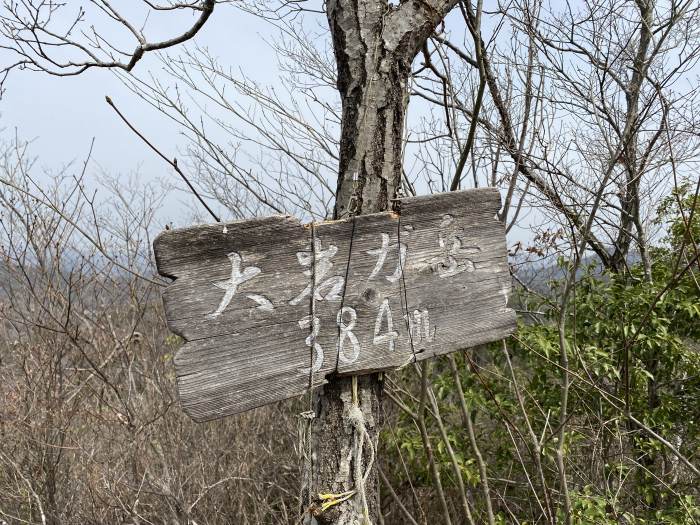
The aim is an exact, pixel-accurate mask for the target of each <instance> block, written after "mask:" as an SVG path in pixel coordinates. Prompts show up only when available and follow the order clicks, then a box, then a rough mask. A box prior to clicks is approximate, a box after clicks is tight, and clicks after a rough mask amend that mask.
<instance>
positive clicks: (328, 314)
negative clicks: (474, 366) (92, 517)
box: [154, 189, 515, 421]
mask: <svg viewBox="0 0 700 525" xmlns="http://www.w3.org/2000/svg"><path fill="white" fill-rule="evenodd" d="M499 206H500V196H499V193H498V191H497V190H495V189H478V190H467V191H461V192H452V193H445V194H439V195H431V196H427V197H414V198H407V199H403V200H402V201H401V208H400V212H399V213H394V212H387V213H378V214H372V215H362V216H359V217H356V218H353V219H346V220H342V221H333V222H323V223H316V224H313V225H302V224H301V223H300V222H299V221H298V220H296V219H294V218H292V217H285V216H278V217H268V218H263V219H253V220H247V221H237V222H231V223H226V224H215V225H204V226H195V227H192V228H186V229H181V230H169V231H166V232H163V233H162V234H161V235H160V236H158V238H157V239H156V240H155V242H154V251H155V255H156V262H157V266H158V271H159V272H160V273H161V275H163V276H166V277H171V278H173V279H174V282H173V283H172V284H171V285H170V286H168V288H167V289H166V291H165V292H164V294H163V301H164V304H165V312H166V317H167V320H168V326H169V327H170V329H171V330H172V331H173V332H175V333H176V334H178V335H180V336H181V337H183V339H184V340H185V344H184V345H183V347H182V348H181V349H180V350H179V351H178V353H177V355H176V357H175V367H176V373H177V379H178V390H179V395H180V400H181V403H182V405H183V408H184V409H185V411H186V412H187V413H188V414H189V415H190V416H191V417H192V418H193V419H195V420H197V421H202V420H209V419H216V418H218V417H223V416H226V415H230V414H234V413H238V412H243V411H245V410H249V409H251V408H254V407H257V406H261V405H264V404H267V403H271V402H274V401H278V400H281V399H285V398H289V397H293V396H297V395H300V394H302V393H304V392H305V391H306V390H307V389H308V388H309V387H310V386H311V385H312V384H313V385H314V386H316V385H320V384H323V383H324V382H325V381H326V377H327V376H329V375H331V374H340V375H352V374H364V373H370V372H374V371H380V370H392V369H396V368H400V367H402V366H404V365H406V364H408V363H411V362H413V361H414V360H422V359H427V358H431V357H435V356H438V355H442V354H445V353H449V352H454V351H456V350H460V349H463V348H468V347H470V346H475V345H478V344H483V343H487V342H490V341H496V340H498V339H501V338H503V337H505V336H507V335H508V334H510V333H511V332H512V331H513V330H514V328H515V314H514V312H513V310H511V309H510V308H508V307H507V298H508V294H509V292H510V275H509V271H508V265H507V259H506V246H505V231H504V226H503V224H501V223H500V222H499V221H498V220H497V219H496V218H495V215H496V212H497V211H498V208H499ZM321 357H322V359H321Z"/></svg>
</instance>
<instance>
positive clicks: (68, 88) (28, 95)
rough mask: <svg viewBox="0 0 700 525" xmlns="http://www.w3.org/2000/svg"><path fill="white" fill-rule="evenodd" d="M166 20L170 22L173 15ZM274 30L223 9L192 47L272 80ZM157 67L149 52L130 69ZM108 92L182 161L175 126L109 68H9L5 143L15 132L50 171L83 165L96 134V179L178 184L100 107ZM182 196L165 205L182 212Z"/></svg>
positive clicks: (159, 28) (162, 30) (1, 113)
mask: <svg viewBox="0 0 700 525" xmlns="http://www.w3.org/2000/svg"><path fill="white" fill-rule="evenodd" d="M82 3H83V2H80V4H82ZM168 20H170V21H172V17H171V18H169V19H168ZM158 22H159V23H154V22H152V23H151V26H152V29H153V33H154V34H155V37H161V36H164V35H165V34H167V23H166V21H165V20H163V21H158ZM159 24H160V25H159ZM151 26H149V27H151ZM163 26H166V27H163ZM272 30H273V28H272V27H271V26H270V24H269V23H267V22H265V21H263V20H261V19H260V18H257V17H255V16H252V15H250V14H247V13H244V12H241V11H239V10H237V9H235V8H233V7H232V6H227V5H221V6H219V7H217V10H216V12H215V13H214V15H213V16H212V17H211V19H210V20H209V22H208V23H207V24H206V25H205V27H204V28H202V30H201V31H200V33H199V34H198V35H197V36H196V37H195V38H196V40H195V42H196V43H197V44H198V45H200V46H207V47H209V48H210V49H211V51H212V52H213V53H214V54H215V55H217V56H219V57H221V58H222V59H223V60H224V61H225V63H226V64H227V65H228V66H231V67H233V68H235V69H238V68H241V69H242V70H244V71H246V74H248V75H249V76H250V77H252V78H254V79H255V80H258V81H260V82H261V83H264V84H267V83H275V81H276V79H277V74H278V70H277V63H276V61H275V55H274V52H273V51H272V50H271V49H270V47H269V46H268V44H266V43H265V42H264V41H263V39H262V38H261V37H266V38H268V39H269V37H270V34H271V31H272ZM171 31H173V32H174V31H176V29H173V28H171ZM155 37H154V38H155ZM128 49H130V48H128ZM158 70H159V63H158V59H157V58H156V57H155V56H154V55H148V54H146V56H145V57H144V58H143V59H142V60H141V62H139V63H138V65H137V67H136V68H135V72H136V73H137V74H139V75H143V74H144V73H146V72H147V71H152V72H153V73H154V74H155V75H158ZM105 95H109V96H110V97H111V98H112V99H113V100H114V101H115V103H116V104H117V106H118V107H119V109H120V110H121V111H122V112H123V113H125V114H126V115H127V116H128V118H129V119H130V121H131V122H132V123H133V124H134V125H136V126H137V127H138V128H139V129H140V130H141V131H143V132H144V134H145V135H146V136H147V137H148V138H149V139H151V140H153V142H154V143H156V144H157V145H158V146H159V147H160V148H161V149H162V151H163V152H164V153H166V154H167V155H169V156H179V155H178V153H177V150H178V149H179V148H181V147H182V146H183V144H184V142H183V140H182V137H180V136H179V134H178V130H177V129H176V128H175V126H174V125H173V123H172V122H169V121H168V120H167V119H166V118H165V117H164V116H163V115H162V114H160V113H159V112H158V111H156V110H155V109H153V108H152V107H150V106H148V105H147V104H145V103H144V102H143V101H142V100H140V99H139V98H138V97H137V96H136V95H134V94H133V93H131V92H130V91H129V90H128V89H126V87H125V86H124V85H123V84H122V83H121V82H120V81H119V79H118V78H117V77H116V75H115V74H114V73H112V72H110V71H108V70H89V71H87V72H85V73H83V74H81V75H78V76H75V77H62V78H58V77H53V76H49V75H46V74H43V73H38V72H32V71H14V72H13V73H11V76H10V78H9V80H8V82H7V84H6V92H5V94H4V96H3V98H2V99H1V100H0V127H1V128H2V129H3V131H2V135H3V136H4V138H8V137H9V136H12V135H14V133H15V130H16V132H17V134H18V136H19V137H20V138H21V139H25V140H33V141H34V142H33V146H32V153H33V154H34V155H35V156H36V157H37V158H38V161H39V166H40V167H43V168H46V170H47V171H49V172H56V171H57V170H58V169H59V168H60V166H62V165H65V164H66V163H69V162H71V161H77V162H79V163H82V161H83V160H84V158H85V156H86V155H87V152H88V150H89V147H90V142H91V140H92V138H93V137H95V146H94V149H93V155H92V159H93V163H92V165H91V171H92V174H93V175H94V174H95V173H97V172H99V171H100V170H101V169H104V170H105V171H107V172H109V173H110V174H112V175H127V174H129V173H133V172H134V171H135V170H138V171H139V173H141V174H142V175H143V177H144V178H146V179H149V180H152V179H158V178H166V179H169V180H173V181H175V178H176V177H177V175H176V174H175V173H173V172H172V170H171V169H169V168H168V166H167V165H166V164H165V163H164V162H163V161H162V160H161V159H159V158H157V157H156V155H155V154H154V153H153V152H152V151H151V150H150V149H148V148H147V147H146V146H145V144H143V142H141V141H140V139H138V137H136V136H135V135H134V134H133V133H132V132H131V131H130V130H129V129H128V128H127V127H126V126H125V125H124V123H123V122H122V121H121V120H120V119H119V118H118V117H117V115H116V114H115V113H114V111H113V110H112V109H111V108H110V107H109V106H108V105H107V103H106V102H105ZM180 198H181V196H180V197H175V199H176V200H175V201H174V202H173V201H171V202H170V203H169V205H168V207H169V208H172V211H173V213H177V210H178V208H180V207H179V206H177V201H178V200H179V199H180ZM188 214H189V213H188ZM168 215H170V213H168Z"/></svg>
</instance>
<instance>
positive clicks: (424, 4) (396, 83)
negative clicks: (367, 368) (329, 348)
mask: <svg viewBox="0 0 700 525" xmlns="http://www.w3.org/2000/svg"><path fill="white" fill-rule="evenodd" d="M455 4H456V0H408V1H406V2H403V3H401V4H399V5H397V6H391V5H389V4H388V3H387V2H386V1H385V0H329V1H328V3H327V15H328V22H329V26H330V30H331V34H332V37H333V46H334V50H335V57H336V61H337V69H338V90H339V91H340V95H341V98H342V129H341V137H340V166H339V174H338V187H337V192H336V205H335V217H336V218H338V219H340V218H344V217H347V216H348V215H350V214H351V213H354V214H360V213H374V212H378V211H385V210H387V209H389V207H391V206H392V203H393V199H394V198H395V197H396V195H397V191H398V188H399V187H400V184H401V173H402V164H401V154H402V143H403V140H402V139H403V128H404V116H405V113H406V106H407V103H408V82H409V77H410V73H411V64H412V62H413V59H414V57H415V56H416V54H417V53H418V52H419V50H420V49H421V48H422V47H423V44H424V43H425V42H426V40H427V39H428V37H429V36H430V35H431V34H432V33H433V31H434V29H435V26H436V25H437V24H438V23H439V22H440V21H441V20H442V19H443V18H444V17H445V15H446V14H447V13H448V12H449V11H450V10H451V9H452V7H454V5H455ZM351 384H352V380H351V378H332V379H331V380H330V382H329V383H328V384H327V385H325V386H324V387H323V388H322V390H320V391H319V393H318V397H317V399H316V404H315V407H316V421H315V422H314V424H313V427H312V428H313V431H312V432H313V434H312V437H311V444H312V446H311V448H312V451H313V458H314V459H313V461H312V463H311V466H310V470H311V471H310V472H305V473H304V479H305V480H306V481H307V483H308V490H309V492H308V494H310V495H311V497H312V499H314V498H317V497H318V494H319V493H334V494H341V493H345V492H348V491H351V490H353V489H355V488H356V483H355V482H356V480H355V479H354V476H353V472H354V470H355V469H354V465H353V464H352V456H353V453H352V452H353V447H354V446H355V445H356V444H355V443H354V442H353V435H354V432H353V428H352V425H351V423H350V422H349V421H348V417H347V416H348V410H349V408H350V404H351V398H352V393H351ZM358 399H359V405H360V409H361V410H362V413H363V415H364V420H365V422H366V427H367V431H368V433H369V438H370V439H371V440H372V442H373V444H374V446H375V449H376V445H377V438H378V433H379V430H380V423H381V422H380V411H379V408H380V402H381V383H380V379H379V376H378V375H369V376H364V377H361V378H359V381H358ZM363 457H364V458H365V460H366V457H367V456H366V455H364V456H363ZM365 467H366V465H363V469H362V470H363V471H364V469H365ZM378 491H379V487H378V479H377V474H376V470H375V469H374V468H372V469H370V472H369V476H368V478H367V482H366V485H365V493H366V496H367V506H368V509H369V520H370V521H371V523H376V522H377V517H378V514H379V492H378ZM319 510H320V502H319V501H318V500H316V502H315V505H312V509H311V512H310V513H309V514H310V515H309V517H308V519H307V523H313V522H314V520H315V521H316V522H317V523H319V524H335V525H350V524H353V525H355V524H358V525H359V524H363V525H364V524H365V523H366V518H365V517H364V515H363V514H364V513H363V510H362V505H361V504H360V501H359V498H358V497H353V498H350V499H348V500H347V501H344V502H343V503H340V504H338V505H334V506H333V507H331V508H329V509H327V510H325V511H324V512H319Z"/></svg>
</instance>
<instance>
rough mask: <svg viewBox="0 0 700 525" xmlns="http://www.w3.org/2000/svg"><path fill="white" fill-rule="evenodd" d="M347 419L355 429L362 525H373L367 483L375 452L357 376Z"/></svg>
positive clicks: (355, 461)
mask: <svg viewBox="0 0 700 525" xmlns="http://www.w3.org/2000/svg"><path fill="white" fill-rule="evenodd" d="M347 419H348V421H349V422H350V424H352V426H353V428H354V429H355V457H354V467H355V469H354V478H355V490H356V491H357V495H358V496H359V497H360V504H361V505H362V516H363V518H364V523H363V524H362V525H372V521H371V520H370V517H369V507H368V505H367V493H366V491H365V482H366V481H367V478H368V477H369V474H370V472H371V471H372V464H373V463H374V454H375V451H374V443H372V438H371V436H370V435H369V432H367V427H366V424H365V423H366V422H365V415H364V413H363V412H362V409H361V408H360V401H359V396H358V394H357V376H352V403H351V405H350V409H349V410H348V415H347ZM365 438H366V439H365ZM365 442H366V443H367V445H368V448H369V458H368V459H367V465H366V466H365V468H364V469H363V468H362V456H363V453H364V446H365Z"/></svg>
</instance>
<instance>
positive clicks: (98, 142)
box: [0, 1, 521, 239]
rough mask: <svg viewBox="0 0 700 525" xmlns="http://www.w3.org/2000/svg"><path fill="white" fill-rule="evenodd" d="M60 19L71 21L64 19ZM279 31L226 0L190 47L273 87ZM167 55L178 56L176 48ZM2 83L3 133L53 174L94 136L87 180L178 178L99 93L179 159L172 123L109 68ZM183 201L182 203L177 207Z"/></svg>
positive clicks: (153, 32) (179, 219)
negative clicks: (28, 144) (26, 146)
mask: <svg viewBox="0 0 700 525" xmlns="http://www.w3.org/2000/svg"><path fill="white" fill-rule="evenodd" d="M83 4H84V2H82V1H79V2H69V3H68V5H69V7H72V8H76V6H77V5H83ZM134 5H136V4H134ZM120 7H121V6H120ZM124 9H128V7H124ZM88 15H90V13H88ZM93 18H95V19H96V20H95V22H94V23H95V25H96V26H97V25H98V22H99V21H100V20H99V18H98V17H97V16H94V17H93ZM90 21H91V22H92V21H93V20H92V19H91V20H90ZM191 21H192V17H191V16H190V17H189V18H188V19H182V18H180V19H179V20H178V19H177V18H175V19H174V18H173V17H172V15H171V14H165V15H161V17H160V18H158V17H150V18H149V19H148V25H147V26H146V28H147V35H148V36H149V38H150V39H158V38H167V37H172V36H173V35H175V34H178V31H179V30H180V29H181V28H182V27H187V26H188V24H190V23H191ZM66 22H67V23H69V19H68V18H66ZM107 22H108V21H105V24H104V25H103V26H100V28H102V27H104V28H106V29H105V31H107V33H106V35H107V36H109V37H110V38H113V39H115V40H116V41H117V42H119V43H120V45H121V46H122V47H123V48H124V49H131V48H132V46H133V45H134V43H133V41H132V40H130V39H126V40H124V37H125V36H127V37H128V36H129V35H128V34H126V35H125V34H124V31H123V28H120V27H119V26H118V27H117V28H114V25H113V24H112V25H110V24H108V23H107ZM305 24H308V25H310V26H311V25H316V24H325V17H324V15H323V14H318V15H308V16H307V17H306V19H305ZM111 31H114V32H113V33H112V32H111ZM277 33H278V32H277V30H276V29H275V28H274V27H273V26H272V25H271V24H270V23H268V22H266V21H264V20H262V19H260V18H258V17H255V16H253V15H250V14H247V13H244V12H241V11H240V10H238V9H236V8H235V7H233V6H231V5H219V6H217V9H216V11H215V13H214V14H213V16H212V17H211V18H210V20H209V21H208V22H207V24H205V26H204V27H203V29H202V30H201V31H200V32H199V33H198V35H197V36H196V37H195V40H194V41H193V42H189V43H188V45H190V46H191V45H194V44H196V45H199V46H202V47H207V48H209V50H210V52H211V53H212V54H213V55H214V56H216V57H217V58H219V59H221V60H222V62H223V64H224V65H225V66H227V67H231V68H232V69H234V70H238V69H240V70H241V71H244V72H245V74H246V76H247V77H248V78H250V79H253V80H255V81H257V82H259V83H261V84H263V85H275V84H278V85H279V82H280V81H279V70H278V66H277V61H276V56H275V52H274V51H273V50H272V49H271V47H270V46H269V44H268V43H266V40H267V41H270V40H271V39H272V38H274V36H275V35H276V34H277ZM119 38H122V39H123V40H121V41H120V40H119ZM171 53H172V54H177V53H178V50H177V48H176V49H174V50H173V51H171ZM1 56H2V55H1V54H0V57H1ZM160 69H161V64H160V63H159V60H158V58H157V57H156V56H155V55H153V54H146V55H145V57H144V58H143V59H142V60H141V61H140V62H139V63H138V64H137V66H136V68H135V73H136V74H137V75H139V76H141V77H143V76H145V75H146V74H148V73H149V72H152V73H153V74H155V75H156V76H158V75H159V70H160ZM5 87H6V92H5V93H4V96H3V98H2V99H1V100H0V119H1V120H0V122H1V125H2V128H3V134H4V135H5V139H7V137H8V136H10V135H12V134H14V133H15V130H16V132H17V134H18V136H19V137H20V138H21V139H25V140H33V145H32V150H31V151H32V153H33V154H34V155H35V156H36V157H37V158H38V162H39V166H38V167H39V168H43V169H45V170H46V171H47V172H56V171H58V170H59V169H60V167H61V166H63V165H65V164H67V163H70V162H75V163H76V167H75V168H74V169H73V171H78V170H79V166H81V165H82V161H83V160H84V159H85V157H86V155H87V152H88V150H89V148H90V143H91V141H92V139H93V137H94V138H95V146H94V149H93V153H92V162H91V164H90V167H89V170H88V176H89V177H91V178H92V179H93V180H94V178H95V176H96V175H97V174H99V173H100V172H101V171H105V172H107V173H108V174H110V175H113V176H122V177H126V176H128V175H130V174H133V173H135V172H137V173H139V174H140V177H141V178H143V179H145V180H168V181H172V182H174V183H178V184H179V180H178V179H177V175H176V174H175V173H173V172H172V170H171V169H170V168H169V167H168V165H167V164H165V163H164V162H163V161H162V159H159V158H158V157H157V156H156V155H155V154H154V153H153V152H152V151H151V150H149V149H148V148H147V147H146V146H145V145H144V144H143V143H142V142H141V141H140V139H139V138H138V137H136V136H135V135H134V134H133V133H132V132H131V131H130V130H129V129H128V128H127V127H126V126H125V124H124V123H123V122H122V121H121V120H120V119H119V118H118V117H117V115H116V114H115V113H114V111H113V110H112V109H111V108H110V106H109V105H108V104H107V103H106V102H105V95H109V96H110V97H111V98H112V99H113V100H114V101H115V103H116V104H117V106H118V107H119V108H120V110H121V111H122V112H123V113H124V114H126V115H127V116H128V118H129V120H130V121H131V122H132V123H133V124H134V125H136V126H137V127H138V129H139V130H141V131H142V132H143V133H144V134H145V135H146V136H147V137H148V138H149V139H150V140H152V141H153V142H154V143H155V144H156V145H157V146H158V147H159V148H160V149H161V150H162V151H163V152H164V153H165V154H166V155H168V156H169V157H174V156H180V157H181V155H180V154H178V151H182V149H183V148H184V145H185V140H184V139H183V137H181V136H180V135H179V131H178V129H177V128H176V127H175V125H174V124H173V123H172V122H171V121H169V120H168V119H167V118H165V117H164V116H163V115H162V114H161V113H159V112H158V111H157V110H155V109H154V108H152V107H150V106H149V105H147V104H145V103H144V102H143V101H142V100H141V99H140V98H138V97H137V96H136V95H134V94H133V93H131V92H130V91H129V90H128V89H127V88H126V87H125V86H124V85H123V84H122V83H121V82H120V80H119V79H118V78H117V76H116V75H115V74H114V73H113V72H110V71H109V70H97V69H95V70H89V71H87V72H85V73H84V74H81V75H79V76H76V77H63V78H58V77H52V76H49V75H46V74H43V73H37V72H31V71H15V72H13V73H12V75H11V77H10V78H9V80H8V82H7V84H6V86H5ZM419 102H420V101H417V102H416V104H418V103H419ZM414 105H415V104H414ZM184 202H187V206H183V204H182V203H184ZM190 206H194V205H193V201H192V199H191V198H190V197H189V196H187V195H185V194H184V193H181V192H180V193H175V194H173V196H171V197H170V198H169V199H168V200H167V201H166V205H165V207H164V210H163V212H162V214H161V217H162V221H161V222H174V224H175V225H176V226H184V225H187V224H188V223H189V222H191V220H192V209H193V208H190ZM159 227H162V225H160V226H159ZM515 237H517V238H519V237H521V233H520V232H519V231H518V230H513V232H512V233H511V239H514V238H515Z"/></svg>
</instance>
